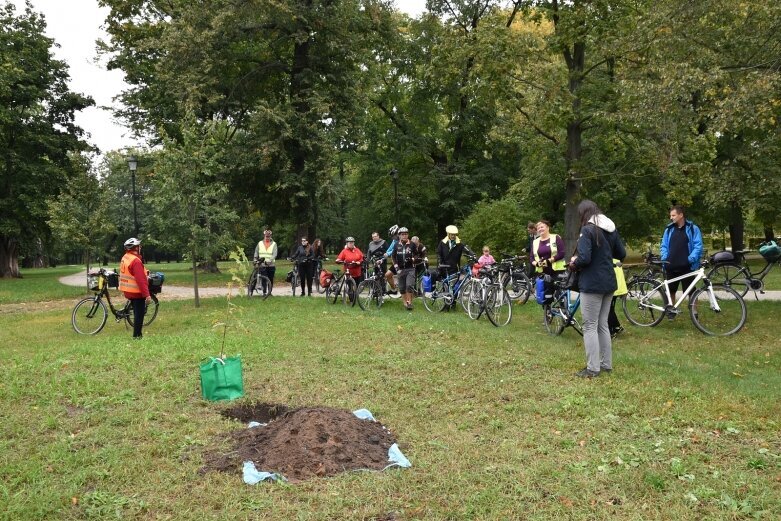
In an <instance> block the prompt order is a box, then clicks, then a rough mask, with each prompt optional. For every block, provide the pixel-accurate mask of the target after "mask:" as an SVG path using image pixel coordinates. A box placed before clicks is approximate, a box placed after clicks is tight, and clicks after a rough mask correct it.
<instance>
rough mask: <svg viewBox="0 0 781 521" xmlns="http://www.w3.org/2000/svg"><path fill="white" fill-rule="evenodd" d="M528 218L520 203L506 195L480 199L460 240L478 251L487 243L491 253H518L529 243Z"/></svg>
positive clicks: (464, 226) (467, 220)
mask: <svg viewBox="0 0 781 521" xmlns="http://www.w3.org/2000/svg"><path fill="white" fill-rule="evenodd" d="M526 221H527V218H526V217H525V216H524V214H523V212H522V211H521V208H520V205H519V204H518V203H517V202H516V201H515V200H513V199H510V198H505V199H500V200H498V201H491V202H482V203H478V204H477V206H475V209H474V210H473V211H472V213H471V214H469V216H468V217H467V218H466V220H465V221H464V224H463V226H462V227H461V228H462V229H461V230H459V231H460V232H461V234H460V235H461V240H462V241H463V242H464V243H465V244H468V245H469V247H470V248H472V250H474V251H475V252H476V253H478V255H479V251H480V248H482V247H483V245H485V244H487V245H488V246H489V247H490V248H491V252H492V254H498V253H499V252H500V251H506V252H508V253H517V252H519V251H520V250H521V249H522V248H525V247H526V246H527V244H526V243H527V237H526ZM494 256H495V257H496V256H497V255H494Z"/></svg>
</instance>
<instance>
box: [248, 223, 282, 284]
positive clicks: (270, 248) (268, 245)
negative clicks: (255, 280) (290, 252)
mask: <svg viewBox="0 0 781 521" xmlns="http://www.w3.org/2000/svg"><path fill="white" fill-rule="evenodd" d="M276 258H277V243H276V242H274V239H272V238H271V228H266V229H265V230H264V231H263V240H261V241H260V242H259V243H258V245H257V246H255V253H254V254H253V255H252V260H253V261H255V262H257V261H258V260H259V259H263V265H262V266H261V267H260V273H261V274H262V275H265V276H266V277H268V280H269V281H270V282H271V287H270V288H269V290H268V293H269V295H271V292H272V291H273V290H274V274H275V273H276V271H277V267H276V266H275V265H274V260H275V259H276Z"/></svg>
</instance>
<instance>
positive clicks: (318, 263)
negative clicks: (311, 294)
mask: <svg viewBox="0 0 781 521" xmlns="http://www.w3.org/2000/svg"><path fill="white" fill-rule="evenodd" d="M327 260H328V258H327V257H318V258H316V259H315V280H314V284H315V290H316V291H317V292H318V293H320V294H323V293H325V288H324V287H323V286H321V285H320V272H321V271H323V261H327Z"/></svg>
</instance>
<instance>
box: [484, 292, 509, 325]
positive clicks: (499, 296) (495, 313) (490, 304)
mask: <svg viewBox="0 0 781 521" xmlns="http://www.w3.org/2000/svg"><path fill="white" fill-rule="evenodd" d="M485 314H486V315H488V320H490V321H491V323H492V324H493V325H495V326H496V327H502V326H506V325H507V324H509V323H510V320H511V319H512V318H513V302H512V300H511V299H510V295H509V294H508V293H507V290H505V289H504V288H503V287H501V286H492V287H491V288H490V289H489V290H488V298H487V299H486V303H485Z"/></svg>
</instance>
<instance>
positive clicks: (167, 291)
mask: <svg viewBox="0 0 781 521" xmlns="http://www.w3.org/2000/svg"><path fill="white" fill-rule="evenodd" d="M58 280H59V281H60V283H61V284H65V285H66V286H85V288H86V284H87V271H86V270H84V271H81V272H79V273H75V274H73V275H67V276H65V277H60V278H59V279H58ZM227 294H228V287H227V286H217V287H206V288H202V287H199V288H198V296H199V297H200V298H213V297H224V296H226V295H227ZM239 294H240V293H239V288H237V287H234V288H233V295H234V296H235V295H239ZM273 295H278V296H283V297H290V296H292V295H293V290H292V289H291V288H290V283H288V282H279V281H277V283H276V284H275V285H274V293H273ZM317 296H321V295H317ZM161 298H162V299H163V300H184V299H191V298H195V293H194V292H193V288H192V287H191V286H190V287H188V286H171V285H163V292H162V293H161Z"/></svg>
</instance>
